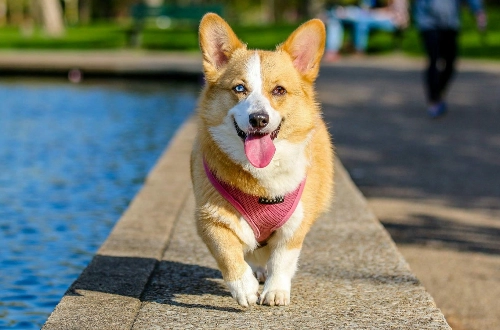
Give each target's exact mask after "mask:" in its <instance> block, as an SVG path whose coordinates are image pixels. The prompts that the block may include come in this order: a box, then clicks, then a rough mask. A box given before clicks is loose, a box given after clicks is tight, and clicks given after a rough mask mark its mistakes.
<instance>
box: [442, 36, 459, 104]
mask: <svg viewBox="0 0 500 330" xmlns="http://www.w3.org/2000/svg"><path fill="white" fill-rule="evenodd" d="M457 35H458V33H457V31H455V30H444V31H441V34H440V36H439V38H440V40H439V44H440V48H439V58H440V61H441V62H442V63H440V76H439V86H438V89H439V94H440V98H443V96H444V94H445V92H446V88H447V87H448V85H449V83H450V80H451V78H452V77H453V74H454V73H455V62H456V59H457V50H458V43H457Z"/></svg>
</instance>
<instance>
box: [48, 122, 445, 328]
mask: <svg viewBox="0 0 500 330" xmlns="http://www.w3.org/2000/svg"><path fill="white" fill-rule="evenodd" d="M196 129H197V128H196V123H195V121H194V120H193V119H191V120H189V121H188V122H187V123H186V124H185V125H184V126H183V127H182V128H181V129H180V130H179V132H178V133H177V135H176V136H175V138H174V139H173V140H172V142H171V144H170V146H169V148H168V149H167V150H166V152H165V153H164V155H163V156H162V157H161V159H160V160H159V162H158V163H157V165H156V167H155V168H154V169H153V170H152V172H151V173H150V175H149V176H148V178H147V180H146V182H145V185H144V187H143V188H142V190H141V191H140V192H139V193H138V195H137V196H136V197H135V199H134V200H133V202H132V203H131V205H130V207H129V208H128V210H127V211H126V212H125V213H124V215H123V216H122V218H121V219H120V220H119V222H118V223H117V224H116V226H115V228H114V229H113V231H112V233H111V234H110V236H109V237H108V239H107V240H106V242H105V243H104V244H103V246H102V247H101V249H100V250H99V251H98V253H97V255H96V256H95V257H94V259H93V260H92V262H91V263H90V265H89V266H88V267H87V268H86V269H85V271H84V272H83V273H82V275H81V276H80V277H79V278H78V280H77V281H76V282H75V283H74V284H73V285H72V286H71V288H70V289H69V290H68V292H67V293H66V295H65V296H64V297H63V299H62V300H61V302H60V303H59V305H58V306H57V307H56V308H55V310H54V312H53V313H52V314H51V315H50V317H49V318H48V320H47V322H46V323H45V325H44V327H43V329H45V330H47V329H165V328H169V329H185V328H198V329H235V328H238V329H256V328H260V329H271V328H273V329H276V328H278V329H281V328H286V329H310V328H314V329H316V328H329V329H330V328H331V329H450V327H449V326H448V324H447V323H446V321H445V319H444V316H443V315H442V314H441V312H440V311H439V309H437V308H436V306H435V304H434V302H433V299H432V297H431V296H430V295H429V294H428V293H427V292H426V291H425V289H424V288H423V287H422V286H421V285H420V283H419V281H418V280H417V278H416V277H415V276H414V275H413V274H412V273H411V271H410V270H409V268H408V265H407V263H406V262H405V260H404V259H403V257H402V256H401V255H400V254H399V252H398V251H397V249H396V247H395V245H394V243H393V242H392V240H391V239H390V237H389V235H388V234H387V232H386V231H385V230H384V228H383V227H382V225H381V224H380V223H379V222H378V220H377V219H376V218H375V216H374V215H373V213H372V212H371V211H370V210H369V208H368V206H367V204H366V201H365V199H364V197H363V196H362V195H361V193H360V192H359V190H358V189H357V188H356V187H355V185H354V184H353V182H352V181H351V180H350V178H349V176H348V174H347V172H346V171H345V169H344V168H343V167H342V165H341V163H340V162H339V161H338V160H337V168H336V179H335V180H336V199H335V202H334V204H333V205H332V209H331V211H330V212H329V213H327V214H325V215H324V216H323V217H322V218H321V219H320V220H319V221H318V223H316V225H315V226H314V227H313V229H312V231H311V232H310V233H309V235H308V237H307V239H306V242H305V246H304V249H303V252H302V256H301V265H300V269H299V271H298V273H297V276H296V277H295V278H294V280H293V282H292V305H290V306H287V307H282V308H276V307H275V308H270V307H265V306H255V307H253V308H251V309H248V310H243V309H241V308H239V307H238V305H237V304H236V303H235V302H234V301H233V299H232V298H231V297H230V294H229V292H228V291H227V290H226V289H225V287H224V285H223V283H222V279H221V277H220V273H219V271H218V270H217V267H216V264H215V261H214V260H213V258H212V257H211V256H210V255H209V253H208V251H207V249H206V247H205V246H204V245H203V243H202V242H201V240H200V239H199V238H198V237H197V235H196V230H195V225H194V219H193V214H194V198H193V195H192V188H191V185H190V179H189V165H188V164H189V154H190V149H191V145H192V142H193V139H194V136H195V135H196Z"/></svg>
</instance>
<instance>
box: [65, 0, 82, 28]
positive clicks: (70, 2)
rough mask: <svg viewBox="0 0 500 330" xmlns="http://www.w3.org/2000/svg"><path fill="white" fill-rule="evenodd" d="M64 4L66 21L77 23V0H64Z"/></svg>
mask: <svg viewBox="0 0 500 330" xmlns="http://www.w3.org/2000/svg"><path fill="white" fill-rule="evenodd" d="M64 4H65V6H64V17H65V18H66V22H67V23H68V24H70V25H74V24H78V21H79V17H78V14H79V10H78V6H79V4H78V0H64Z"/></svg>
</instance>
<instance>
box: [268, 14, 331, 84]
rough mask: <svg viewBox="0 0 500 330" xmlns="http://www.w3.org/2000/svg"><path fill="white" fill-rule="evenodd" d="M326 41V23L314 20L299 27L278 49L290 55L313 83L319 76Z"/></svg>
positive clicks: (295, 64) (305, 76) (296, 66)
mask: <svg viewBox="0 0 500 330" xmlns="http://www.w3.org/2000/svg"><path fill="white" fill-rule="evenodd" d="M325 39H326V31H325V25H324V23H323V22H322V21H321V20H319V19H312V20H310V21H307V22H305V23H304V24H302V25H301V26H299V27H298V28H297V29H296V30H295V31H294V32H293V33H292V34H291V35H290V36H289V37H288V39H287V40H286V41H285V42H284V43H283V44H281V45H279V46H278V47H277V49H278V50H283V51H285V52H287V53H288V54H290V56H291V57H292V61H293V65H294V66H295V68H296V69H297V70H298V71H299V72H300V73H301V74H302V76H303V77H304V78H306V79H307V80H309V81H311V82H312V81H314V80H315V79H316V77H317V76H318V72H319V66H320V61H321V57H322V56H323V52H324V51H325Z"/></svg>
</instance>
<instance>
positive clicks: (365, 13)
mask: <svg viewBox="0 0 500 330" xmlns="http://www.w3.org/2000/svg"><path fill="white" fill-rule="evenodd" d="M327 16H328V17H327V20H326V26H327V40H326V54H325V60H326V61H334V60H337V59H338V58H339V54H338V52H339V49H340V47H341V46H342V41H343V37H344V29H343V24H350V25H352V33H353V37H352V40H353V44H354V49H355V51H356V53H358V54H363V53H364V52H365V51H366V48H367V46H368V38H369V35H370V31H371V30H384V31H389V32H394V31H397V30H402V29H404V28H406V27H407V26H408V21H409V17H408V2H407V0H389V1H388V2H387V5H386V6H383V7H377V8H376V1H373V0H362V1H360V5H359V6H347V7H337V8H333V9H331V10H329V11H328V12H327Z"/></svg>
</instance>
